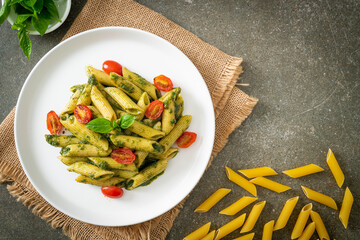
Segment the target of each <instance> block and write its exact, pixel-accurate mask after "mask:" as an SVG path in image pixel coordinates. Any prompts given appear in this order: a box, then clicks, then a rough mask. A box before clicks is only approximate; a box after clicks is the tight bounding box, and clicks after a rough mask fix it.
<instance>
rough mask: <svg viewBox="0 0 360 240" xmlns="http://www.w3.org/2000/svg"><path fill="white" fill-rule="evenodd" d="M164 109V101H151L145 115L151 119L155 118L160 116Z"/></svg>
mask: <svg viewBox="0 0 360 240" xmlns="http://www.w3.org/2000/svg"><path fill="white" fill-rule="evenodd" d="M163 111H164V103H163V102H162V101H159V100H155V101H153V102H151V103H150V104H149V106H148V108H147V109H146V112H145V116H146V117H147V118H149V119H152V120H155V119H157V118H158V117H160V115H161V113H162V112H163Z"/></svg>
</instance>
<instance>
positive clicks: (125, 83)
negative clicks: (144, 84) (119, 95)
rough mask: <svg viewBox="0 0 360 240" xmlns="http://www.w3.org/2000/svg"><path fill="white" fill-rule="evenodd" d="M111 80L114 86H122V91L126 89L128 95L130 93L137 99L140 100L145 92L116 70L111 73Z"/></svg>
mask: <svg viewBox="0 0 360 240" xmlns="http://www.w3.org/2000/svg"><path fill="white" fill-rule="evenodd" d="M110 81H111V83H112V85H113V86H116V87H118V88H120V89H121V90H122V91H124V92H125V93H126V94H127V95H129V96H130V97H131V98H133V99H135V100H136V101H138V100H139V99H140V97H141V95H142V94H143V93H144V91H143V90H141V89H140V88H139V87H138V86H136V85H135V84H133V83H132V82H130V81H129V80H126V79H125V78H123V77H122V76H121V75H118V74H117V73H114V72H112V73H110Z"/></svg>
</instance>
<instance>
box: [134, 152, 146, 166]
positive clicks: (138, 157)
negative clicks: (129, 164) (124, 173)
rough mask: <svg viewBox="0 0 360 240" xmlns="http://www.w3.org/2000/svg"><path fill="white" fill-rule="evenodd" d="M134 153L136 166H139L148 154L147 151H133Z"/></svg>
mask: <svg viewBox="0 0 360 240" xmlns="http://www.w3.org/2000/svg"><path fill="white" fill-rule="evenodd" d="M134 154H135V156H136V158H135V161H134V163H135V165H136V167H137V168H140V167H141V166H142V165H143V163H144V161H145V158H146V157H147V156H148V155H149V153H148V152H145V151H135V152H134Z"/></svg>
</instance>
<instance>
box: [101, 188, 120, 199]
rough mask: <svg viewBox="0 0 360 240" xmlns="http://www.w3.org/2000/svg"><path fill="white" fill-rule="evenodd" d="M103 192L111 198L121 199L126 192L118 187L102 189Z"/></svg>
mask: <svg viewBox="0 0 360 240" xmlns="http://www.w3.org/2000/svg"><path fill="white" fill-rule="evenodd" d="M101 192H102V193H103V194H104V195H105V196H107V197H109V198H120V197H121V196H122V195H123V193H124V191H123V190H122V189H121V188H119V187H116V186H110V187H101Z"/></svg>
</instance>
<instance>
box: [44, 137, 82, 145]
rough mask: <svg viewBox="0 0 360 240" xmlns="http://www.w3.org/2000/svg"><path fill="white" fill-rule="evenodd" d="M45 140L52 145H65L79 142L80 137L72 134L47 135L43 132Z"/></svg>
mask: <svg viewBox="0 0 360 240" xmlns="http://www.w3.org/2000/svg"><path fill="white" fill-rule="evenodd" d="M45 139H46V142H47V143H49V144H50V145H53V146H54V147H66V146H67V145H70V144H76V143H81V141H80V139H78V138H76V137H75V136H73V135H68V136H65V135H49V134H45Z"/></svg>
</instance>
